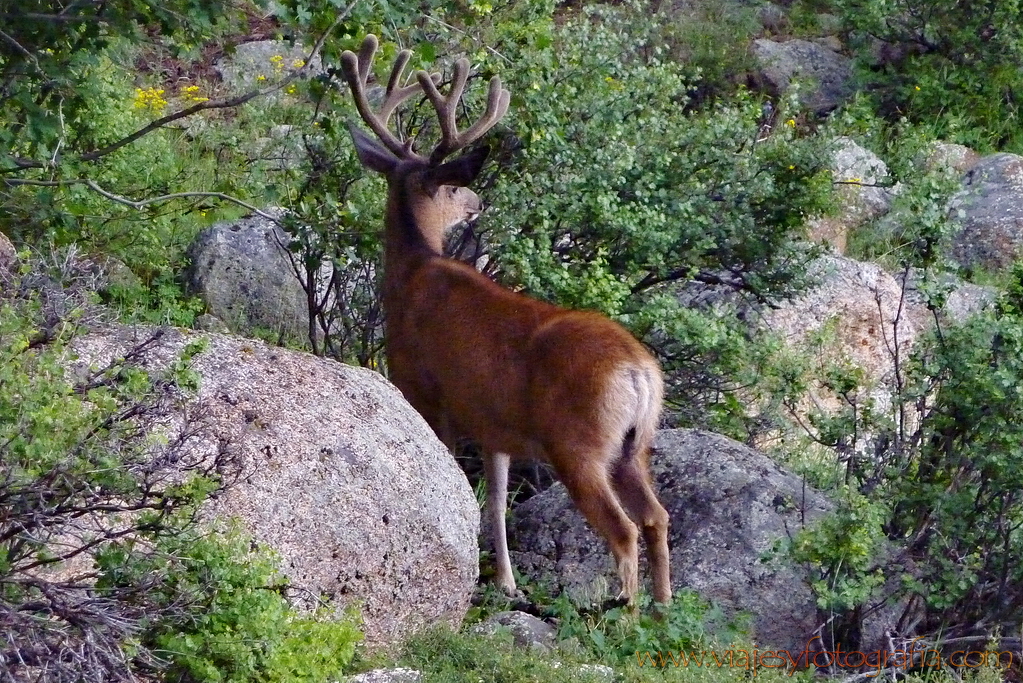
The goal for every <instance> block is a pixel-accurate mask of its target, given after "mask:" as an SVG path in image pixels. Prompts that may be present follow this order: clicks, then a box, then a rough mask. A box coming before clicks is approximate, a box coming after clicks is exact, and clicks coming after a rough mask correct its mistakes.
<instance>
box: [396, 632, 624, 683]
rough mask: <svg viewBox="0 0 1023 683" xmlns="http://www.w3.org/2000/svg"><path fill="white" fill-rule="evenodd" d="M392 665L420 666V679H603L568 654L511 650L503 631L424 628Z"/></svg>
mask: <svg viewBox="0 0 1023 683" xmlns="http://www.w3.org/2000/svg"><path fill="white" fill-rule="evenodd" d="M397 660H398V661H397V664H398V665H400V666H404V667H409V668H413V669H415V670H417V671H422V672H423V674H424V676H423V680H424V682H425V683H479V681H481V680H482V681H494V682H495V683H526V682H527V681H550V682H551V683H572V682H574V681H584V682H593V683H596V682H597V681H602V680H607V679H606V674H605V673H603V672H601V671H599V670H594V669H592V668H590V669H586V668H582V667H580V663H579V662H577V661H575V660H574V659H572V658H568V657H566V658H555V657H552V656H551V655H549V654H544V653H537V652H529V651H524V650H521V649H517V648H516V647H515V646H514V645H513V644H512V642H511V638H510V637H509V636H508V634H506V633H505V634H498V635H495V636H488V635H483V634H474V633H471V632H470V633H456V632H453V631H451V630H450V629H449V628H445V627H438V628H433V629H427V630H425V631H424V632H422V633H420V634H417V635H415V636H413V637H412V638H411V639H409V641H408V642H406V643H405V645H404V647H403V648H402V651H401V653H400V655H399V656H398V657H397Z"/></svg>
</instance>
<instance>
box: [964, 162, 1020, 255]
mask: <svg viewBox="0 0 1023 683" xmlns="http://www.w3.org/2000/svg"><path fill="white" fill-rule="evenodd" d="M950 209H951V213H952V218H953V220H955V221H956V222H957V223H958V224H959V226H960V227H959V231H958V233H957V234H956V235H955V237H954V238H953V243H952V257H953V258H954V259H955V260H956V261H957V262H958V263H959V264H960V265H961V266H963V267H965V268H978V267H979V268H985V269H989V270H1003V269H1005V268H1008V267H1010V266H1011V265H1012V264H1013V263H1014V262H1015V261H1016V260H1017V259H1018V258H1020V256H1023V157H1021V156H1018V155H1016V154H993V155H991V156H988V157H984V158H983V159H981V160H980V161H978V162H977V163H976V164H975V165H974V166H973V168H972V169H971V170H970V171H969V173H967V174H966V176H965V177H964V178H963V187H962V190H961V191H960V192H959V193H958V194H957V195H956V196H955V197H953V199H952V202H951V206H950Z"/></svg>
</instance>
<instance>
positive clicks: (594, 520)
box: [551, 452, 639, 605]
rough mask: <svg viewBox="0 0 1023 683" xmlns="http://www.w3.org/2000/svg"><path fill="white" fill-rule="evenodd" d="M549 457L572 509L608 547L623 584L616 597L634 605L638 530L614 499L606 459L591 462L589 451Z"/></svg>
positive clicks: (637, 559)
mask: <svg viewBox="0 0 1023 683" xmlns="http://www.w3.org/2000/svg"><path fill="white" fill-rule="evenodd" d="M551 455H552V456H553V457H552V458H551V460H552V462H553V463H554V465H555V468H556V469H557V471H558V476H559V477H560V478H561V481H562V482H563V483H564V484H565V487H566V488H567V489H568V492H569V494H570V495H571V496H572V501H573V502H574V503H575V506H576V507H577V508H578V509H579V511H580V512H581V513H582V514H583V516H584V517H585V518H586V520H587V521H588V522H589V523H590V524H591V525H592V526H593V528H594V529H596V530H597V532H598V533H599V534H600V535H601V536H603V537H604V539H605V540H606V541H607V543H608V545H609V546H610V547H611V553H612V554H613V555H614V558H615V563H616V565H617V569H618V577H619V578H620V579H621V582H622V592H621V593H620V594H619V597H620V598H624V599H625V600H626V601H627V602H628V603H629V604H630V605H631V604H634V603H635V600H636V593H637V591H638V590H639V546H638V541H639V530H638V529H637V528H636V525H635V524H633V522H632V520H630V519H629V516H628V515H627V514H626V513H625V510H623V509H622V506H621V504H620V503H619V502H618V498H617V497H616V496H615V492H614V489H613V488H612V487H611V481H610V478H609V476H608V471H607V464H606V463H607V460H606V459H599V460H595V459H593V455H594V454H593V453H592V452H589V453H556V452H555V453H552V454H551ZM559 455H560V456H561V457H557V456H559Z"/></svg>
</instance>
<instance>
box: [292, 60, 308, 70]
mask: <svg viewBox="0 0 1023 683" xmlns="http://www.w3.org/2000/svg"><path fill="white" fill-rule="evenodd" d="M303 66H305V60H304V59H296V60H295V61H293V62H292V63H291V68H292V69H301V68H302V67H303Z"/></svg>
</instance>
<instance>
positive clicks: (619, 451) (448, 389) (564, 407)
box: [341, 35, 671, 607]
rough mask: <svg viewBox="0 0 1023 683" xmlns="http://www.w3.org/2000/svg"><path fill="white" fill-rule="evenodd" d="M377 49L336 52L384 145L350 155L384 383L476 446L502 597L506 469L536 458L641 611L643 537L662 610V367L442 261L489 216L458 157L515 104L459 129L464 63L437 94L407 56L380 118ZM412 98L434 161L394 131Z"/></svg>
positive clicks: (476, 160) (507, 588) (367, 145)
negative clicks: (378, 199) (378, 256)
mask: <svg viewBox="0 0 1023 683" xmlns="http://www.w3.org/2000/svg"><path fill="white" fill-rule="evenodd" d="M377 47H378V41H377V39H376V37H375V36H373V35H369V36H367V37H366V38H365V39H364V41H363V43H362V46H361V48H360V49H359V53H358V54H355V53H353V52H351V51H348V50H346V51H345V52H344V53H343V54H342V56H341V66H342V73H343V75H344V78H345V80H346V81H347V83H348V86H349V88H350V91H351V95H352V98H353V99H354V103H355V107H356V109H357V110H358V112H359V115H360V116H361V118H362V120H363V121H364V122H365V123H366V125H368V126H369V128H370V130H372V131H373V133H374V134H375V136H376V137H375V138H374V137H372V136H370V135H369V134H367V133H365V132H363V130H362V129H361V128H359V127H358V126H357V125H355V124H354V123H352V122H349V123H348V127H349V131H350V133H351V136H352V140H353V143H354V145H355V150H356V154H357V156H358V158H359V160H360V162H361V163H362V165H363V166H365V167H366V168H368V169H370V170H372V171H375V172H377V173H381V174H383V176H384V177H385V178H386V181H387V201H386V208H385V218H384V239H383V242H384V262H383V275H382V285H381V300H382V305H383V309H384V315H385V318H384V347H385V358H386V362H387V369H388V373H389V379H390V380H391V382H392V383H393V384H394V385H395V386H397V388H398V389H399V390H400V391H401V393H402V394H403V395H404V396H405V398H406V399H407V400H408V402H409V403H410V404H411V405H412V406H413V407H414V408H415V409H416V410H417V411H418V412H419V413H420V414H421V415H422V416H423V418H424V419H425V420H426V422H427V423H428V424H429V426H430V427H431V428H432V429H433V431H434V432H435V433H436V434H437V436H438V438H439V439H440V440H441V441H442V442H443V443H444V444H445V445H446V446H447V447H448V448H449V449H452V450H454V448H455V445H456V443H457V442H458V441H459V440H460V439H463V438H468V439H471V440H472V441H474V442H475V443H477V444H478V445H479V446H480V448H481V450H482V452H483V464H484V477H485V479H486V485H487V494H486V501H485V515H486V516H487V517H488V519H489V521H490V526H491V528H492V530H493V543H494V550H495V561H496V576H495V583H496V584H497V585H498V586H499V587H500V588H501V589H502V590H503V591H504V592H505V593H507V594H509V595H516V592H517V588H516V583H515V576H514V574H513V570H512V565H511V560H510V557H509V554H508V538H507V530H506V528H505V515H506V507H507V503H508V470H509V465H510V462H511V460H512V459H513V458H515V459H539V460H543V461H546V462H547V463H549V464H550V465H551V466H552V468H553V469H554V472H555V474H556V475H557V477H558V478H559V479H560V480H561V482H562V483H563V484H564V485H565V487H566V488H567V490H568V493H569V495H570V496H571V499H572V501H573V503H574V504H575V506H576V507H577V509H578V510H579V511H580V512H581V513H582V515H583V516H584V517H585V518H586V520H587V521H588V522H589V524H590V525H591V526H592V527H593V528H594V529H595V530H596V531H597V532H598V533H599V534H600V535H601V536H602V537H603V538H604V539H605V540H606V542H607V544H608V546H609V547H610V550H611V553H612V554H613V556H614V559H615V566H616V569H617V573H618V577H619V579H620V581H621V592H620V593H619V594H618V596H617V600H619V601H624V602H625V603H626V604H628V605H630V606H633V607H634V606H635V604H636V596H637V592H638V589H639V550H638V540H639V535H640V532H642V535H643V539H644V542H645V544H646V549H647V559H648V563H649V567H650V572H651V575H652V583H653V591H652V596H653V599H654V601H655V602H656V603H662V604H667V603H669V602H670V600H671V579H670V570H669V554H668V525H669V517H668V513H667V511H666V510H665V509H664V507H663V506H662V505H661V503H660V501H659V500H658V498H657V495H656V494H655V493H654V490H653V487H652V482H651V477H650V472H649V457H650V449H651V443H652V441H653V438H654V434H655V431H656V428H657V425H658V422H659V416H660V413H661V407H662V401H663V394H664V380H663V377H662V375H661V369H660V366H659V364H658V363H657V361H656V360H655V359H654V358H653V356H652V355H651V354H650V352H649V351H648V350H647V349H646V347H644V346H643V345H642V344H641V343H640V342H639V341H637V340H636V338H635V337H633V336H632V334H630V333H629V332H628V331H626V330H625V328H623V327H622V326H620V325H619V324H617V323H615V322H613V321H611V320H610V319H608V318H606V317H604V316H603V315H601V314H599V313H596V312H592V311H578V310H570V309H565V308H561V307H558V306H555V305H553V304H550V303H546V302H543V301H539V300H537V299H533V298H530V297H528V296H525V295H523V294H521V293H518V292H514V291H512V290H510V289H507V288H505V287H503V286H501V285H499V284H498V283H496V282H494V281H493V280H491V279H490V278H489V277H487V276H486V275H484V274H482V273H480V272H479V271H477V270H476V269H475V268H473V267H472V266H470V265H468V264H466V263H463V262H461V261H458V260H456V259H453V258H449V257H447V256H445V255H444V239H445V237H446V235H447V234H448V232H449V231H450V230H451V229H453V228H454V227H456V226H458V225H461V224H464V223H465V222H467V221H471V220H475V219H476V218H477V217H478V216H479V214H480V213H481V211H482V209H483V205H482V202H481V200H480V198H479V196H478V195H477V194H476V193H475V192H473V191H472V190H471V189H469V187H468V186H469V185H470V184H471V183H472V182H473V181H474V179H475V178H476V177H477V176H478V175H479V173H480V171H481V170H482V168H483V165H484V163H485V161H486V158H487V156H488V154H489V151H490V150H489V147H487V146H478V147H475V148H472V149H468V151H464V152H462V150H466V149H467V148H469V147H470V145H472V144H473V143H474V142H476V141H477V140H479V139H480V138H481V137H483V135H484V134H485V133H487V132H488V131H489V130H490V129H491V128H493V127H494V126H495V125H496V124H497V123H498V121H500V120H501V118H502V117H503V116H504V115H505V113H506V112H507V110H508V106H509V102H510V94H509V91H508V90H507V89H505V88H503V87H502V85H501V80H500V78H499V77H497V76H494V77H493V78H492V79H491V80H490V84H489V92H488V98H487V105H486V110H485V112H484V114H483V115H482V116H481V117H480V118H479V119H478V120H477V121H476V122H475V123H473V124H472V125H471V126H469V127H468V128H467V129H465V130H459V129H458V126H457V121H456V118H457V116H456V115H457V107H458V104H459V101H460V99H461V97H462V94H463V92H464V89H465V86H466V82H467V80H468V76H469V69H470V65H469V62H468V60H467V59H465V58H461V59H458V60H457V61H455V63H454V68H453V73H452V77H451V85H450V88H449V89H448V92H447V94H443V93H441V91H440V89H439V87H438V86H441V85H443V83H442V78H441V75H440V74H428V73H427V72H425V71H417V72H416V73H415V78H414V79H413V78H411V77H409V78H408V79H405V78H404V76H403V74H404V71H405V68H406V66H407V65H408V62H409V59H410V57H411V52H410V51H408V50H402V51H401V52H399V54H398V55H397V58H396V60H395V63H394V65H393V68H392V70H391V74H390V78H389V80H388V83H387V87H386V89H385V91H384V93H383V101H382V103H380V104H379V108H378V109H376V110H374V109H373V107H371V105H370V100H369V97H368V96H367V88H368V85H369V78H370V74H371V70H372V64H373V59H374V56H375V54H376V51H377ZM416 95H420V96H423V95H425V98H426V99H428V100H429V101H430V103H431V104H432V106H433V109H434V110H435V113H436V115H437V122H438V128H439V130H440V141H439V142H438V143H437V144H436V146H435V147H434V148H433V149H432V150H431V151H430V152H429V153H428V154H420V153H419V152H417V151H416V150H415V143H416V140H415V137H412V138H410V139H408V140H402V139H401V138H400V137H399V135H398V133H396V132H391V130H390V128H389V123H388V121H389V119H390V116H391V115H392V113H393V112H394V111H395V110H396V109H397V108H398V107H399V105H401V104H402V103H403V102H405V101H406V100H408V99H409V98H411V97H414V96H416ZM456 152H462V153H461V154H459V155H458V156H457V157H454V158H451V159H449V157H451V156H452V155H453V154H455V153H456Z"/></svg>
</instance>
